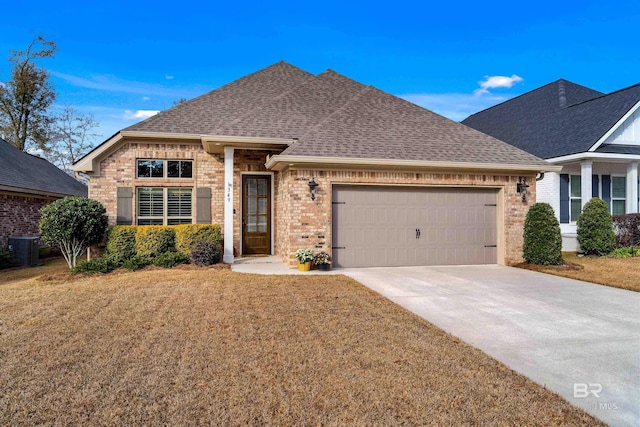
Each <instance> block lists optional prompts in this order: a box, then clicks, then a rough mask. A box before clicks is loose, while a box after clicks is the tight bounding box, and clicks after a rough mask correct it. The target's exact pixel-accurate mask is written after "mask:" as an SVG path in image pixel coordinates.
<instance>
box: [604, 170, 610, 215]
mask: <svg viewBox="0 0 640 427" xmlns="http://www.w3.org/2000/svg"><path fill="white" fill-rule="evenodd" d="M602 200H604V201H605V202H607V206H609V211H611V175H602Z"/></svg>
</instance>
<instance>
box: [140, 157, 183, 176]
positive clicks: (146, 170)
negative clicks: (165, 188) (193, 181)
mask: <svg viewBox="0 0 640 427" xmlns="http://www.w3.org/2000/svg"><path fill="white" fill-rule="evenodd" d="M165 163H166V165H165ZM165 166H166V167H165ZM192 166H193V161H192V160H151V159H142V160H138V162H137V173H138V178H192V177H193V173H192Z"/></svg>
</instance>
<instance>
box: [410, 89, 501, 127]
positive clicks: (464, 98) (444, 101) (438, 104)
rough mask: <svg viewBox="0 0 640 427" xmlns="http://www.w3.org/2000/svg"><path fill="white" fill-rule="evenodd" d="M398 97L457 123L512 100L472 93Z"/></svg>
mask: <svg viewBox="0 0 640 427" xmlns="http://www.w3.org/2000/svg"><path fill="white" fill-rule="evenodd" d="M398 96H399V97H400V98H402V99H406V100H407V101H409V102H413V103H414V104H417V105H419V106H421V107H424V108H426V109H428V110H431V111H433V112H435V113H438V114H440V115H441V116H445V117H447V118H449V119H451V120H455V121H460V120H463V119H466V118H467V117H468V116H470V115H471V114H473V113H477V112H478V111H482V110H484V109H486V108H489V107H492V106H494V105H496V104H499V103H500V102H503V101H505V100H507V99H508V98H510V96H497V95H491V96H483V97H478V96H474V95H472V94H470V93H414V94H406V95H398Z"/></svg>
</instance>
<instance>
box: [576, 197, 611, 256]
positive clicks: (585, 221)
mask: <svg viewBox="0 0 640 427" xmlns="http://www.w3.org/2000/svg"><path fill="white" fill-rule="evenodd" d="M578 243H580V249H581V250H582V252H584V253H585V254H587V255H599V256H602V255H607V254H609V253H611V252H612V251H613V250H614V249H615V248H616V235H615V234H614V232H613V223H612V221H611V214H610V213H609V207H608V206H607V203H606V202H605V201H604V200H602V199H598V198H597V197H594V198H593V199H591V200H589V201H588V202H587V203H586V204H585V205H584V208H583V209H582V213H581V214H580V216H579V217H578Z"/></svg>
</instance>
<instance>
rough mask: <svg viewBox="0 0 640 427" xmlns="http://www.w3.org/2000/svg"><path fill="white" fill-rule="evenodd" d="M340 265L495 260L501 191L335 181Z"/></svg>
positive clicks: (335, 258) (337, 260)
mask: <svg viewBox="0 0 640 427" xmlns="http://www.w3.org/2000/svg"><path fill="white" fill-rule="evenodd" d="M331 203H332V239H333V243H332V254H333V264H334V266H336V267H387V266H389V267H391V266H412V265H471V264H496V263H497V261H498V259H497V257H498V248H497V223H498V213H497V211H498V209H497V205H498V190H497V189H491V188H487V189H484V188H438V187H428V188H417V187H391V186H389V187H387V186H373V185H372V186H352V185H334V186H333V188H332V202H331Z"/></svg>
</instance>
